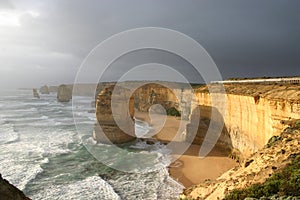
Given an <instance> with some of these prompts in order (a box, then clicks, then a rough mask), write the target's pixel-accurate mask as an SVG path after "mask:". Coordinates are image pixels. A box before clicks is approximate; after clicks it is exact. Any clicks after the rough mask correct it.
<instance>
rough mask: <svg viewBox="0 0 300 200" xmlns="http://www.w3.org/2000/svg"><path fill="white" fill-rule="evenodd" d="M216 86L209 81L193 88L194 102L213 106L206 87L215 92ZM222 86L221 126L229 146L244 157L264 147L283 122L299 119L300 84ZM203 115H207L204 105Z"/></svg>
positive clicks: (278, 131) (278, 132)
mask: <svg viewBox="0 0 300 200" xmlns="http://www.w3.org/2000/svg"><path fill="white" fill-rule="evenodd" d="M219 87H220V86H219V85H217V84H212V85H209V86H203V87H200V88H198V89H196V90H195V95H196V96H197V102H196V103H197V104H198V105H199V106H202V107H206V108H209V109H212V108H211V96H212V94H211V93H209V92H208V89H209V88H210V90H211V91H214V92H215V93H218V88H219ZM224 88H225V92H226V93H225V94H224V95H225V100H226V108H225V115H224V116H223V120H224V126H225V129H226V131H227V132H228V134H229V137H230V141H231V144H232V147H233V148H235V149H237V150H238V151H240V152H241V156H243V157H248V156H249V155H251V154H252V153H254V152H256V151H257V150H259V149H261V148H263V146H264V145H265V144H266V143H267V142H268V140H269V139H270V138H271V137H272V136H274V135H279V134H280V132H281V131H282V130H283V128H284V127H285V126H286V123H285V122H287V121H292V120H293V119H300V85H299V84H280V83H273V84H259V83H255V84H225V85H224ZM217 102H218V101H217ZM218 103H223V102H218ZM205 113H206V114H205ZM202 115H206V117H207V118H209V112H208V114H207V111H206V112H205V109H204V110H203V109H202Z"/></svg>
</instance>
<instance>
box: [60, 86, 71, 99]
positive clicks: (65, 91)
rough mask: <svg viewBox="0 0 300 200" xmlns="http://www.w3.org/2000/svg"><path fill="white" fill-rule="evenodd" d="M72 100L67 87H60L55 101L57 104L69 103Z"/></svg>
mask: <svg viewBox="0 0 300 200" xmlns="http://www.w3.org/2000/svg"><path fill="white" fill-rule="evenodd" d="M71 99H72V90H71V89H70V88H69V87H68V86H67V85H64V84H62V85H60V86H59V87H58V91H57V100H58V101H59V102H69V101H70V100H71Z"/></svg>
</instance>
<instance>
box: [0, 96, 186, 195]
mask: <svg viewBox="0 0 300 200" xmlns="http://www.w3.org/2000/svg"><path fill="white" fill-rule="evenodd" d="M74 98H77V100H78V101H80V102H81V103H80V106H79V107H78V106H77V107H76V109H73V111H72V103H71V102H69V103H60V102H57V100H56V94H54V93H52V94H49V95H41V98H40V99H36V98H33V95H32V91H31V90H5V91H0V173H1V174H2V176H3V177H4V178H5V179H7V180H8V181H9V182H10V183H12V184H14V185H15V186H17V187H18V188H19V189H21V190H23V191H24V193H25V194H26V195H27V196H28V197H30V198H32V199H108V200H112V199H177V197H178V195H179V193H180V192H181V191H182V189H183V186H182V185H181V184H179V183H177V182H176V181H174V180H173V179H172V178H171V177H170V176H169V174H168V171H167V166H168V165H169V164H170V156H169V153H170V151H169V150H168V149H167V148H166V146H165V145H163V144H161V143H159V142H156V143H155V144H153V145H149V144H147V143H146V142H144V141H142V140H137V141H135V142H133V143H131V144H129V145H127V146H126V145H125V146H123V147H122V148H123V149H124V150H125V151H124V152H125V153H127V152H128V154H130V153H131V152H135V155H138V154H140V155H142V156H141V157H143V155H145V154H148V155H151V158H153V159H150V160H148V162H149V163H148V166H149V169H148V168H147V169H145V171H143V172H139V173H134V172H132V173H128V172H121V171H118V170H115V169H112V168H110V167H108V166H107V163H106V164H103V163H101V162H99V161H98V160H97V159H95V158H94V157H93V155H91V154H90V153H89V152H88V151H87V149H86V145H87V144H88V145H94V147H96V148H99V149H100V150H102V151H103V152H105V155H104V153H103V156H109V157H113V158H114V160H117V161H118V159H119V160H120V161H121V160H122V155H118V153H116V152H114V151H112V150H111V152H110V149H111V148H110V147H109V145H102V144H96V143H95V142H94V141H93V139H92V128H91V127H93V124H94V122H95V120H96V118H95V114H94V112H91V110H92V109H93V108H92V107H91V101H92V100H93V99H90V98H89V97H74ZM74 110H75V111H74ZM73 117H76V122H77V126H79V127H80V130H81V131H82V130H85V133H84V139H83V137H82V134H78V132H77V129H76V126H75V125H74V119H73ZM77 128H78V127H77ZM149 128H150V127H149V126H147V124H145V123H143V122H141V121H137V123H136V132H137V133H138V134H141V133H142V135H143V133H144V132H145V131H147V130H148V129H149ZM83 141H85V142H83ZM124 152H123V153H124ZM142 162H143V161H142ZM152 162H153V167H151V165H152ZM158 162H159V164H158Z"/></svg>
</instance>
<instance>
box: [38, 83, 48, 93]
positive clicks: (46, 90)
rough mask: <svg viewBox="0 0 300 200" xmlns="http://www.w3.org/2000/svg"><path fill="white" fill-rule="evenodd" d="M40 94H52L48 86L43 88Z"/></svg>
mask: <svg viewBox="0 0 300 200" xmlns="http://www.w3.org/2000/svg"><path fill="white" fill-rule="evenodd" d="M40 93H41V94H50V92H49V88H48V86H47V85H44V86H42V87H41V88H40Z"/></svg>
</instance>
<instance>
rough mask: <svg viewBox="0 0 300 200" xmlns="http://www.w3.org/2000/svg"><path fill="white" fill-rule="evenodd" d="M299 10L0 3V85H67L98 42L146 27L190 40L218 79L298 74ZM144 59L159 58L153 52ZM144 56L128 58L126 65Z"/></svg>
mask: <svg viewBox="0 0 300 200" xmlns="http://www.w3.org/2000/svg"><path fill="white" fill-rule="evenodd" d="M299 7H300V2H299V1H297V0H287V1H279V0H265V1H260V0H255V1H245V0H242V1H241V0H227V1H216V0H207V1H174V0H172V1H171V0H167V1H158V0H157V1H140V0H139V1H80V0H73V1H67V0H66V1H64V0H59V1H58V0H56V1H53V0H51V1H50V0H49V1H21V0H20V1H18V0H16V1H7V0H6V1H1V2H0V17H1V18H2V21H1V20H0V50H1V51H0V78H1V79H0V83H1V85H3V84H6V85H7V84H11V85H14V86H16V87H19V86H20V85H21V86H23V85H28V86H34V85H37V86H38V85H41V84H44V83H49V84H59V83H62V82H72V81H73V80H74V77H75V74H76V72H77V70H78V67H79V66H80V63H81V62H82V60H83V59H84V57H85V56H86V55H87V54H88V53H89V51H90V50H91V49H92V48H93V47H95V46H96V45H97V44H98V43H99V42H101V41H103V40H105V39H106V38H108V37H110V36H111V35H113V34H116V33H119V32H120V31H124V30H127V29H131V28H137V27H148V26H155V27H164V28H170V29H174V30H177V31H180V32H182V33H184V34H187V35H188V36H190V37H192V38H194V39H195V40H196V41H198V42H199V43H200V44H201V45H203V46H204V47H205V49H206V50H207V51H208V53H209V54H210V55H211V56H212V58H213V59H214V61H215V62H216V64H217V66H218V67H219V70H220V71H221V73H222V75H223V77H224V78H228V77H237V76H240V77H243V76H286V75H300V67H299V64H300V61H299V54H300V50H299V45H300V40H299V35H300V28H299V25H298V24H299V21H300V13H299V12H298V8H299ZM1 22H2V25H1ZM174 42H176V41H174ZM148 56H150V57H151V56H156V57H158V58H157V59H156V61H159V56H157V54H156V55H154V54H149V55H148ZM146 57H147V54H144V56H141V55H140V57H137V56H136V57H134V58H132V59H134V60H132V63H141V62H142V60H143V59H144V60H145V61H147V59H145V58H146ZM137 59H140V60H139V61H137ZM163 59H164V60H168V61H167V62H168V63H170V64H171V65H174V66H176V62H177V68H178V67H179V66H178V65H179V64H182V68H186V67H188V65H185V64H184V63H181V62H179V61H177V60H176V59H174V58H173V57H172V56H167V55H165V56H163ZM149 60H151V59H149ZM164 60H161V61H162V62H165V61H164ZM119 62H122V61H119ZM123 62H126V63H129V64H128V65H130V62H131V61H130V59H125V60H123ZM116 66H117V64H116ZM175 68H176V67H175ZM115 71H116V72H117V71H119V69H115ZM33 73H34V75H35V76H32V74H33ZM110 74H112V76H113V74H114V70H113V69H111V72H110ZM187 76H190V77H193V73H187ZM87 77H88V76H87ZM15 78H17V80H15ZM112 78H113V77H112Z"/></svg>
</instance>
